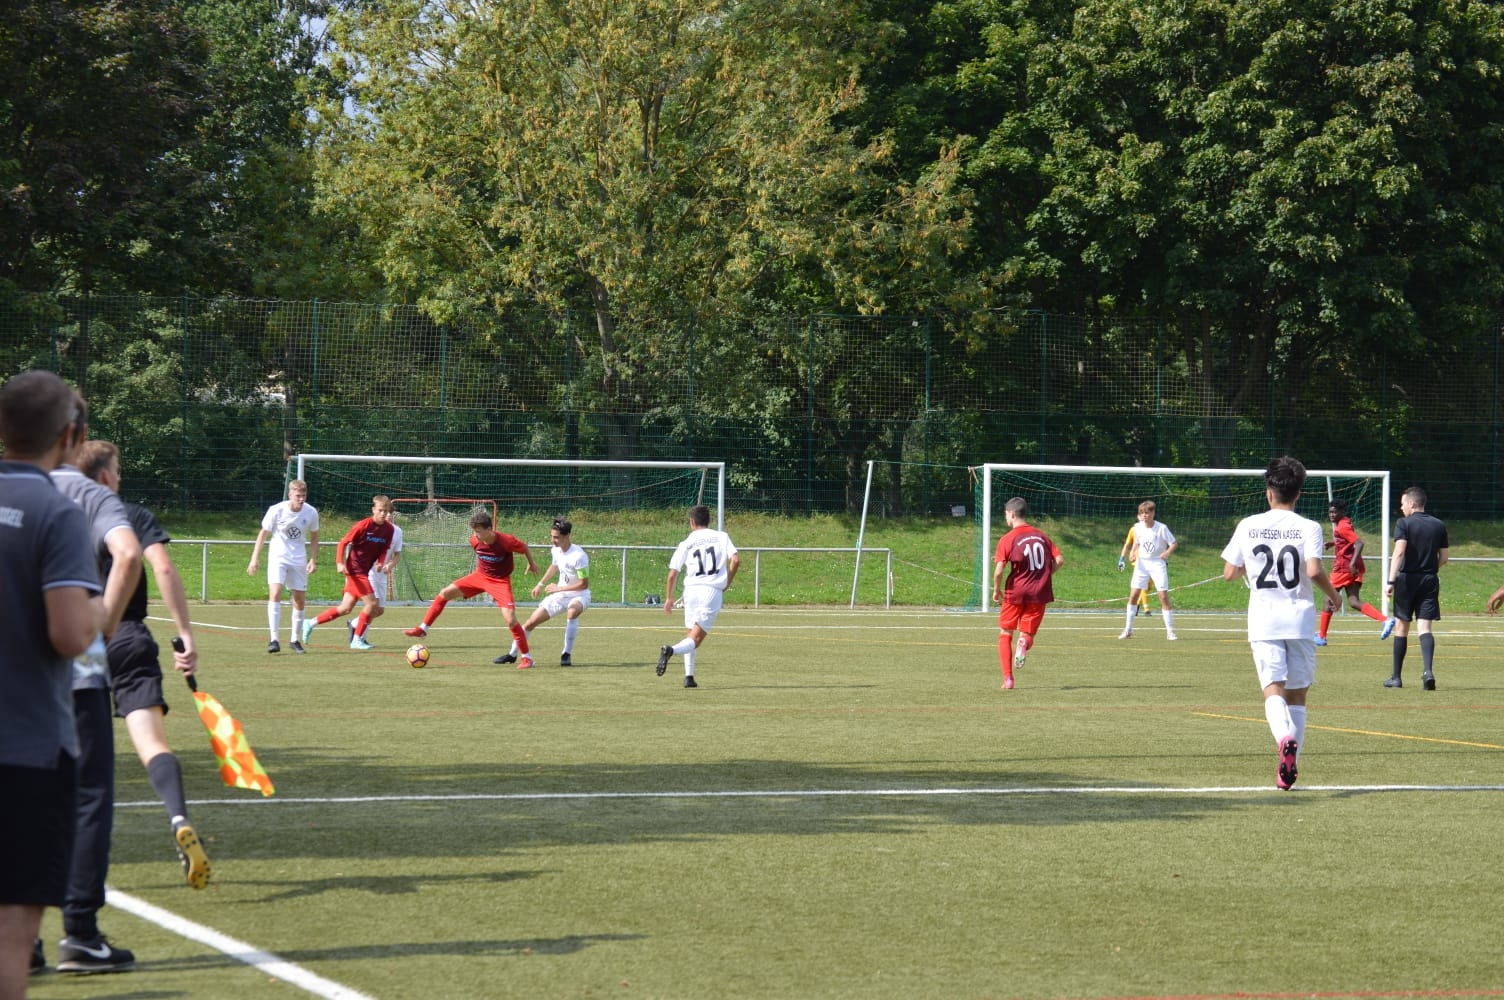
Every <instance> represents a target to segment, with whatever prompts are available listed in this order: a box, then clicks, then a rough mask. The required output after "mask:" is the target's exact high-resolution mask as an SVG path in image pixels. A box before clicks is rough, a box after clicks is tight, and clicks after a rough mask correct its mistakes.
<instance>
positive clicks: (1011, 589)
mask: <svg viewBox="0 0 1504 1000" xmlns="http://www.w3.org/2000/svg"><path fill="white" fill-rule="evenodd" d="M1028 513H1029V505H1028V504H1027V503H1026V502H1025V501H1024V499H1023V497H1014V498H1013V499H1012V500H1009V501H1008V503H1007V505H1006V506H1005V507H1004V517H1006V518H1007V519H1008V533H1007V534H1006V535H1004V536H1003V537H1002V538H999V539H998V542H997V554H996V555H995V556H994V557H993V567H992V600H993V603H995V604H997V606H998V609H999V610H998V616H997V625H998V636H997V657H998V661H999V662H1000V663H1001V664H1002V666H1003V687H1004V688H1011V687H1013V668H1014V667H1021V666H1023V665H1024V658H1025V657H1027V656H1028V655H1029V650H1030V649H1033V648H1034V634H1035V633H1036V632H1038V631H1039V623H1040V622H1042V621H1043V620H1044V610H1045V605H1047V604H1049V603H1050V602H1051V601H1053V600H1054V599H1055V588H1054V585H1053V583H1052V582H1051V581H1052V580H1053V578H1054V576H1055V571H1056V570H1058V569H1059V568H1060V567H1061V566H1063V565H1064V564H1065V557H1064V556H1062V555H1061V554H1060V548H1059V546H1057V545H1056V544H1055V543H1054V542H1052V541H1050V536H1048V535H1046V534H1045V533H1044V532H1042V531H1040V530H1039V529H1038V528H1036V527H1034V526H1033V525H1032V524H1030V523H1029V522H1028V519H1027V518H1028ZM1004 566H1011V567H1012V569H1011V570H1010V571H1009V573H1008V584H1007V586H1006V587H1004V586H1003V567H1004ZM1015 629H1017V630H1018V647H1017V649H1016V650H1015V648H1014V645H1013V632H1014V630H1015Z"/></svg>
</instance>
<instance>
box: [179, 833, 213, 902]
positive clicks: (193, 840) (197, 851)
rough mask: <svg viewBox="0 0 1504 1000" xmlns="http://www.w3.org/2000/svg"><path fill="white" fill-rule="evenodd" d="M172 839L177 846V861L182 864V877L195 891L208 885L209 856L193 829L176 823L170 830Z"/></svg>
mask: <svg viewBox="0 0 1504 1000" xmlns="http://www.w3.org/2000/svg"><path fill="white" fill-rule="evenodd" d="M172 839H173V840H174V841H175V842H176V843H177V845H178V859H179V860H181V861H182V862H183V877H184V878H186V879H187V880H188V884H189V885H190V886H192V887H193V888H195V889H202V888H203V887H204V886H206V885H208V884H209V856H208V855H207V854H205V853H204V845H203V844H201V843H200V842H199V839H198V834H197V833H195V832H194V830H193V827H191V826H189V825H188V824H187V823H186V822H185V823H178V824H176V825H175V826H173V828H172Z"/></svg>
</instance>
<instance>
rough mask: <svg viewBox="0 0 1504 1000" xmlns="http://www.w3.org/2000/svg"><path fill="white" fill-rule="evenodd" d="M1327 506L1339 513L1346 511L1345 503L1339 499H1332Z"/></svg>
mask: <svg viewBox="0 0 1504 1000" xmlns="http://www.w3.org/2000/svg"><path fill="white" fill-rule="evenodd" d="M1327 506H1328V507H1329V508H1331V509H1332V510H1335V511H1336V512H1337V513H1338V514H1339V515H1342V514H1346V513H1347V504H1345V503H1343V502H1342V501H1341V500H1333V501H1331V502H1330V503H1328V504H1327Z"/></svg>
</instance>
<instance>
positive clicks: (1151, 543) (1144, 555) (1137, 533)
mask: <svg viewBox="0 0 1504 1000" xmlns="http://www.w3.org/2000/svg"><path fill="white" fill-rule="evenodd" d="M1132 530H1133V544H1134V545H1135V546H1137V547H1138V559H1137V560H1136V561H1137V562H1140V563H1142V562H1143V561H1144V560H1146V559H1147V560H1150V561H1151V562H1164V561H1165V553H1166V552H1168V551H1169V549H1170V546H1171V545H1174V544H1175V535H1174V534H1173V533H1172V532H1171V531H1170V529H1169V528H1167V527H1165V523H1164V522H1163V521H1155V522H1154V523H1153V524H1145V523H1144V522H1142V521H1139V522H1137V523H1136V524H1134V526H1133V529H1132Z"/></svg>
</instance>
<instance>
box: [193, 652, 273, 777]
mask: <svg viewBox="0 0 1504 1000" xmlns="http://www.w3.org/2000/svg"><path fill="white" fill-rule="evenodd" d="M188 687H189V688H191V689H192V691H193V700H194V701H195V702H197V703H198V717H199V718H200V719H201V720H203V723H204V728H205V729H207V730H209V745H210V746H211V747H213V749H214V756H215V757H217V758H219V775H220V777H222V778H224V780H225V784H227V785H229V786H230V787H231V788H255V789H259V790H260V792H261V794H262V795H271V794H272V793H273V792H275V791H276V789H275V788H273V787H272V779H271V776H270V775H268V774H267V773H266V770H265V769H264V768H263V767H262V766H261V762H260V761H259V760H257V759H256V751H254V750H252V749H251V744H250V741H249V740H247V739H246V738H245V730H244V729H242V728H240V723H239V722H236V721H235V718H234V716H232V715H230V713H229V712H227V711H226V710H225V707H224V706H223V705H221V704H220V703H219V700H218V699H217V698H215V697H214V696H213V695H210V694H205V693H204V692H203V691H200V690H199V689H198V685H197V684H196V683H194V680H193V678H192V677H189V678H188Z"/></svg>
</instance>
